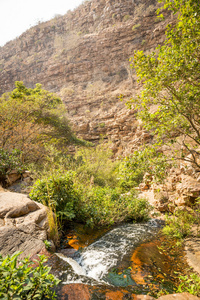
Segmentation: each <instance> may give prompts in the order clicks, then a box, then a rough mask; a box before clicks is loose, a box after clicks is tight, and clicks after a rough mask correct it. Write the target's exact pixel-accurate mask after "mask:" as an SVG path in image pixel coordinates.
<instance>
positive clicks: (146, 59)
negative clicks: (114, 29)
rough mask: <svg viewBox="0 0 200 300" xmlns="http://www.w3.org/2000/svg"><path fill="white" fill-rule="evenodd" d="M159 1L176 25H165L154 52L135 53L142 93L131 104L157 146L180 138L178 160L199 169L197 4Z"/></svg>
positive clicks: (199, 24)
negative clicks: (152, 135)
mask: <svg viewBox="0 0 200 300" xmlns="http://www.w3.org/2000/svg"><path fill="white" fill-rule="evenodd" d="M159 2H164V9H166V8H168V9H170V10H172V12H173V13H174V14H175V15H176V16H177V21H176V24H175V25H173V24H172V25H168V27H167V30H166V40H165V43H164V45H163V46H159V47H157V48H156V51H155V52H153V53H151V54H149V55H146V54H145V53H144V52H143V51H137V52H135V53H134V57H133V59H132V63H131V66H132V68H135V70H136V73H137V76H138V80H139V82H141V83H142V85H143V89H142V92H141V93H140V95H138V97H135V98H134V99H132V100H131V102H132V103H131V105H132V104H133V103H134V104H133V106H135V107H136V108H137V109H138V117H139V118H141V119H142V120H143V122H144V126H145V127H146V129H148V130H151V132H152V134H154V137H155V139H156V140H157V142H158V143H161V144H163V143H167V142H171V143H174V142H175V141H176V142H177V140H179V142H180V143H181V146H182V150H183V151H182V153H181V154H180V153H179V156H178V159H184V160H186V161H190V162H192V163H193V164H194V165H196V167H197V168H198V170H199V171H200V163H199V158H200V149H198V147H199V146H200V46H199V45H200V6H199V3H198V1H196V0H163V1H159ZM160 17H162V15H160ZM177 137H179V139H177ZM189 153H190V158H189V157H188V156H187V155H188V154H189Z"/></svg>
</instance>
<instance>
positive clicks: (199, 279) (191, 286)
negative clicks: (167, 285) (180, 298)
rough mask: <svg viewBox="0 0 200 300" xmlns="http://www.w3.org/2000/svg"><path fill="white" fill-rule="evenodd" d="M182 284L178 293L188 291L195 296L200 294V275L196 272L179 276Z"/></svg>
mask: <svg viewBox="0 0 200 300" xmlns="http://www.w3.org/2000/svg"><path fill="white" fill-rule="evenodd" d="M179 279H180V284H179V286H178V289H177V293H184V292H188V293H190V294H192V295H195V296H198V297H199V296H200V276H198V275H197V274H195V273H191V274H189V275H186V276H182V275H181V276H179Z"/></svg>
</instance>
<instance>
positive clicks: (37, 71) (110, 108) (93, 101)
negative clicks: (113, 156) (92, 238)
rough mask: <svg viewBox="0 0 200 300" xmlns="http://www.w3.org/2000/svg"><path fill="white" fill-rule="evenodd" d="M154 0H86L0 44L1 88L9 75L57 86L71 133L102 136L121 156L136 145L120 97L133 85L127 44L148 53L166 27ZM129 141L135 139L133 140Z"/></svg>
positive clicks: (10, 83) (8, 84)
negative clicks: (158, 15)
mask: <svg viewBox="0 0 200 300" xmlns="http://www.w3.org/2000/svg"><path fill="white" fill-rule="evenodd" d="M157 8H158V4H157V1H156V0H134V1H133V0H123V1H121V0H118V1H114V0H101V1H97V0H93V1H86V2H84V3H83V4H82V5H81V6H80V7H78V8H77V9H76V10H74V11H73V12H70V11H69V12H68V13H67V14H66V15H64V16H60V17H56V18H54V19H53V20H51V21H48V22H45V23H41V24H38V25H37V26H35V27H33V28H30V29H29V30H28V31H26V32H25V33H24V34H22V35H21V36H20V37H19V38H17V39H16V40H14V41H11V42H9V43H7V44H6V45H5V46H4V47H2V48H0V89H1V93H3V92H6V91H10V90H12V89H13V88H14V82H15V81H16V80H22V81H24V83H25V84H26V85H27V86H28V87H34V85H35V84H36V83H37V82H40V83H42V85H43V87H44V88H45V89H48V90H50V91H53V92H57V93H58V94H59V95H60V96H61V98H62V100H63V101H64V103H65V104H66V107H67V110H68V117H69V118H70V120H71V122H72V125H73V127H74V129H75V130H76V132H77V133H78V135H79V136H80V137H82V138H85V139H87V140H89V141H98V140H99V139H100V138H101V136H102V135H103V136H104V137H105V138H106V139H110V140H111V141H112V143H113V150H114V152H115V153H118V154H122V153H123V155H126V153H128V152H130V151H132V149H133V148H134V147H135V146H137V144H138V137H140V136H141V137H142V138H141V141H140V143H142V142H143V138H144V136H143V135H145V133H144V132H143V131H141V132H140V133H139V134H138V131H137V122H136V120H135V117H134V113H133V112H130V111H127V108H126V107H125V104H124V103H123V102H121V101H120V100H119V95H120V94H124V95H125V96H127V97H129V96H131V95H133V94H134V93H136V92H137V90H138V88H139V86H138V84H137V82H136V77H135V74H134V73H133V72H132V70H131V69H130V67H129V64H130V63H129V58H130V57H131V56H132V55H133V53H134V50H140V49H143V50H144V51H146V52H148V51H152V50H153V49H155V47H156V46H157V45H158V44H161V43H163V41H164V39H165V36H164V32H165V26H166V24H167V23H169V22H172V20H173V19H172V16H171V14H170V13H168V12H165V13H164V14H165V16H166V19H165V21H159V20H158V19H157V16H156V9H157ZM135 144H136V145H135Z"/></svg>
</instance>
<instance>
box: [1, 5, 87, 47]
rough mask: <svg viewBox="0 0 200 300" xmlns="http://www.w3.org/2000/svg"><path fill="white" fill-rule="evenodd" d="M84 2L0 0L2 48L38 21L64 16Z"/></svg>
mask: <svg viewBox="0 0 200 300" xmlns="http://www.w3.org/2000/svg"><path fill="white" fill-rule="evenodd" d="M82 2H83V0H0V46H3V45H4V44H5V43H6V42H8V41H10V40H12V39H14V38H16V37H17V36H19V35H20V34H22V33H23V32H24V31H26V30H27V29H28V28H30V27H31V26H33V25H35V24H36V23H37V22H38V21H47V20H50V19H51V18H53V17H54V16H55V15H56V14H61V15H64V14H65V13H66V12H67V11H68V10H69V9H71V10H73V9H74V8H75V7H77V6H78V5H79V4H81V3H82Z"/></svg>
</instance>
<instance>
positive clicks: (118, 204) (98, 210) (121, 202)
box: [77, 187, 151, 226]
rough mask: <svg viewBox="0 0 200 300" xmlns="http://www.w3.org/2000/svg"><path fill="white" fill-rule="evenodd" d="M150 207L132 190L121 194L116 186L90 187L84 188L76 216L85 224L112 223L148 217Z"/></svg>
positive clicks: (140, 219)
mask: <svg viewBox="0 0 200 300" xmlns="http://www.w3.org/2000/svg"><path fill="white" fill-rule="evenodd" d="M150 210H151V207H150V205H149V203H148V202H147V201H146V200H145V199H138V198H137V197H136V195H135V193H134V191H132V192H130V193H127V194H121V191H120V190H119V189H117V188H115V189H112V188H109V187H92V188H88V189H84V190H83V192H82V199H81V203H80V207H79V210H78V211H77V218H78V219H80V220H82V221H84V222H85V223H86V224H87V225H90V226H98V225H112V224H115V223H119V222H123V221H131V220H132V221H144V220H147V219H148V216H149V212H150Z"/></svg>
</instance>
